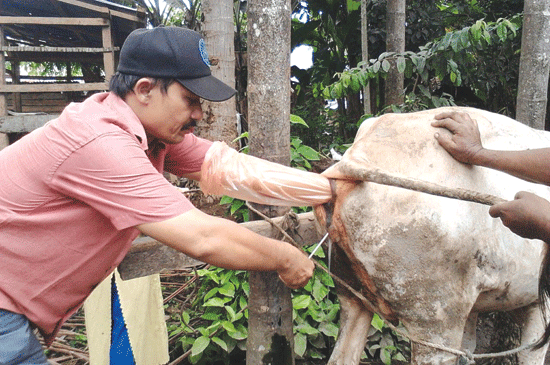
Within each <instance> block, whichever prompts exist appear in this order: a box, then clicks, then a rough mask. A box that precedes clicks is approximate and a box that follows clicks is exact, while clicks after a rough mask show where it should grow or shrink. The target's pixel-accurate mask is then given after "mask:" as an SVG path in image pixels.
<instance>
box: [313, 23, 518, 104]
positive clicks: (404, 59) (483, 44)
mask: <svg viewBox="0 0 550 365" xmlns="http://www.w3.org/2000/svg"><path fill="white" fill-rule="evenodd" d="M520 22H521V19H520V18H519V17H514V18H512V19H510V20H508V19H499V20H497V21H496V22H494V23H486V22H485V21H483V20H478V21H477V22H476V23H475V24H473V25H472V26H468V27H465V28H463V29H460V30H456V31H450V32H448V33H446V34H445V36H443V37H441V38H439V39H438V40H436V41H434V42H429V43H428V44H426V45H425V46H423V47H421V48H420V51H419V52H416V53H415V52H411V51H406V52H404V53H402V54H396V53H390V52H385V53H382V54H381V55H380V56H379V57H378V59H371V60H369V61H368V62H359V63H358V65H357V67H355V68H352V69H350V70H349V71H345V72H342V73H339V74H338V77H339V80H338V81H337V82H335V83H334V84H332V85H331V86H330V87H328V88H325V89H324V90H323V96H324V97H325V98H327V99H334V98H339V97H342V95H345V94H346V93H350V92H358V91H359V90H360V89H361V88H362V87H364V86H365V85H367V84H368V82H369V81H370V80H373V79H378V78H381V77H385V76H386V74H387V72H388V70H389V67H390V63H389V59H390V58H394V59H396V60H397V67H398V70H399V71H400V72H403V73H404V74H405V77H406V78H407V79H409V80H412V81H413V83H412V84H411V85H409V89H410V90H409V92H410V93H412V94H414V95H415V97H411V98H410V100H413V101H414V102H417V101H418V100H419V98H420V100H421V103H423V104H424V106H427V107H437V106H440V105H441V104H445V103H446V101H445V99H447V100H448V101H447V102H448V103H451V101H450V98H449V96H448V95H444V94H442V95H441V96H442V97H443V100H442V99H441V98H439V99H437V98H436V99H434V98H433V97H432V95H433V93H434V91H436V90H438V88H436V87H434V86H433V82H434V81H435V82H436V83H438V82H439V83H440V82H450V83H451V84H452V85H454V86H456V87H460V86H462V85H464V84H467V85H468V87H470V88H471V89H472V90H473V92H474V94H475V96H476V97H477V98H478V99H479V100H481V101H483V102H486V101H488V98H489V96H490V95H492V94H494V92H495V90H496V89H498V90H500V91H502V90H507V89H508V88H510V87H511V84H513V83H512V82H511V75H510V74H508V73H507V72H503V71H502V68H499V67H494V68H492V69H491V68H489V67H486V68H485V70H492V71H489V72H487V73H488V74H487V75H483V74H480V72H479V65H480V63H485V64H488V63H489V62H490V63H492V64H493V65H494V64H495V62H497V63H498V64H499V65H500V64H501V62H502V65H503V66H504V64H506V63H507V62H506V60H507V58H506V57H509V56H511V54H513V52H512V51H510V53H509V54H508V55H505V56H504V59H503V60H495V59H494V58H489V52H488V50H489V48H491V47H492V46H493V45H495V44H498V45H499V46H500V45H504V44H506V43H507V42H508V41H509V40H513V39H516V38H517V35H518V32H517V31H518V29H519V27H520ZM489 74H490V75H492V77H491V76H489Z"/></svg>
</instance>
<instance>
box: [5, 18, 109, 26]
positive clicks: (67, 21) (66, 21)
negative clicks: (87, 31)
mask: <svg viewBox="0 0 550 365" xmlns="http://www.w3.org/2000/svg"><path fill="white" fill-rule="evenodd" d="M0 24H9V25H12V24H32V25H78V26H96V27H97V26H99V27H104V26H106V25H108V24H109V23H108V20H107V19H104V18H64V17H59V18H57V17H38V16H0Z"/></svg>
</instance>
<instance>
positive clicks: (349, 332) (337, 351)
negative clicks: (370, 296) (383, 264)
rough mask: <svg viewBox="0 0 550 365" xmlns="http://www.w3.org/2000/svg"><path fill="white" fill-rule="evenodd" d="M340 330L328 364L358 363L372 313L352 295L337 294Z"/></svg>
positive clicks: (345, 364) (354, 364)
mask: <svg viewBox="0 0 550 365" xmlns="http://www.w3.org/2000/svg"><path fill="white" fill-rule="evenodd" d="M338 298H339V299H340V331H339V333H338V340H337V341H336V345H335V346H334V350H333V351H332V356H331V357H330V360H329V362H328V365H356V364H359V360H360V359H361V353H362V352H363V349H364V348H365V344H366V342H367V334H368V331H369V328H370V323H371V320H372V316H373V314H372V313H371V312H369V311H367V310H366V309H365V307H364V306H363V304H362V303H361V302H360V301H359V300H358V299H357V298H355V297H354V296H348V295H343V294H341V293H340V294H339V295H338Z"/></svg>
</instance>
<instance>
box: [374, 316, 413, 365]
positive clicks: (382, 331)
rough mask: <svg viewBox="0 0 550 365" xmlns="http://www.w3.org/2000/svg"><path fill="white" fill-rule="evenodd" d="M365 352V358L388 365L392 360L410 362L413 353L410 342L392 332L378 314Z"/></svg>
mask: <svg viewBox="0 0 550 365" xmlns="http://www.w3.org/2000/svg"><path fill="white" fill-rule="evenodd" d="M401 329H402V327H401ZM365 350H366V351H365V353H364V357H365V358H368V359H380V360H381V361H382V362H383V363H384V364H386V365H390V364H392V360H396V361H403V362H408V358H409V357H410V352H411V348H410V342H409V340H408V339H406V338H403V337H402V336H401V335H399V334H397V333H395V332H394V331H392V330H391V329H390V328H389V327H388V326H387V325H386V324H385V323H384V321H383V320H382V319H381V318H380V317H379V316H378V315H377V314H375V315H374V316H373V318H372V321H371V328H370V330H369V336H368V339H367V346H366V347H365Z"/></svg>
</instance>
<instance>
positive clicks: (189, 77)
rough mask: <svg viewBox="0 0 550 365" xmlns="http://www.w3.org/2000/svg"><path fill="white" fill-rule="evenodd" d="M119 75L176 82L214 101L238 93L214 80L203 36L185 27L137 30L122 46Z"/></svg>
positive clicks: (222, 99) (225, 98)
mask: <svg viewBox="0 0 550 365" xmlns="http://www.w3.org/2000/svg"><path fill="white" fill-rule="evenodd" d="M117 71H118V72H121V73H125V74H130V75H137V76H144V77H159V78H173V79H176V80H177V81H178V82H179V83H180V84H182V85H183V86H184V87H185V88H187V89H188V90H189V91H191V92H192V93H194V94H195V95H197V96H200V97H201V98H203V99H206V100H210V101H224V100H227V99H229V98H230V97H232V96H233V95H235V93H236V90H235V89H233V88H232V87H230V86H228V85H226V84H224V83H223V82H222V81H220V80H218V79H217V78H215V77H214V76H212V72H211V71H210V61H209V59H208V53H207V52H206V47H205V44H204V39H203V38H202V37H201V35H200V34H199V33H197V32H195V31H193V30H190V29H187V28H182V27H157V28H152V29H146V28H140V29H136V30H134V31H133V32H132V33H130V35H128V38H126V40H125V41H124V44H123V45H122V49H121V50H120V60H119V64H118V69H117Z"/></svg>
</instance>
